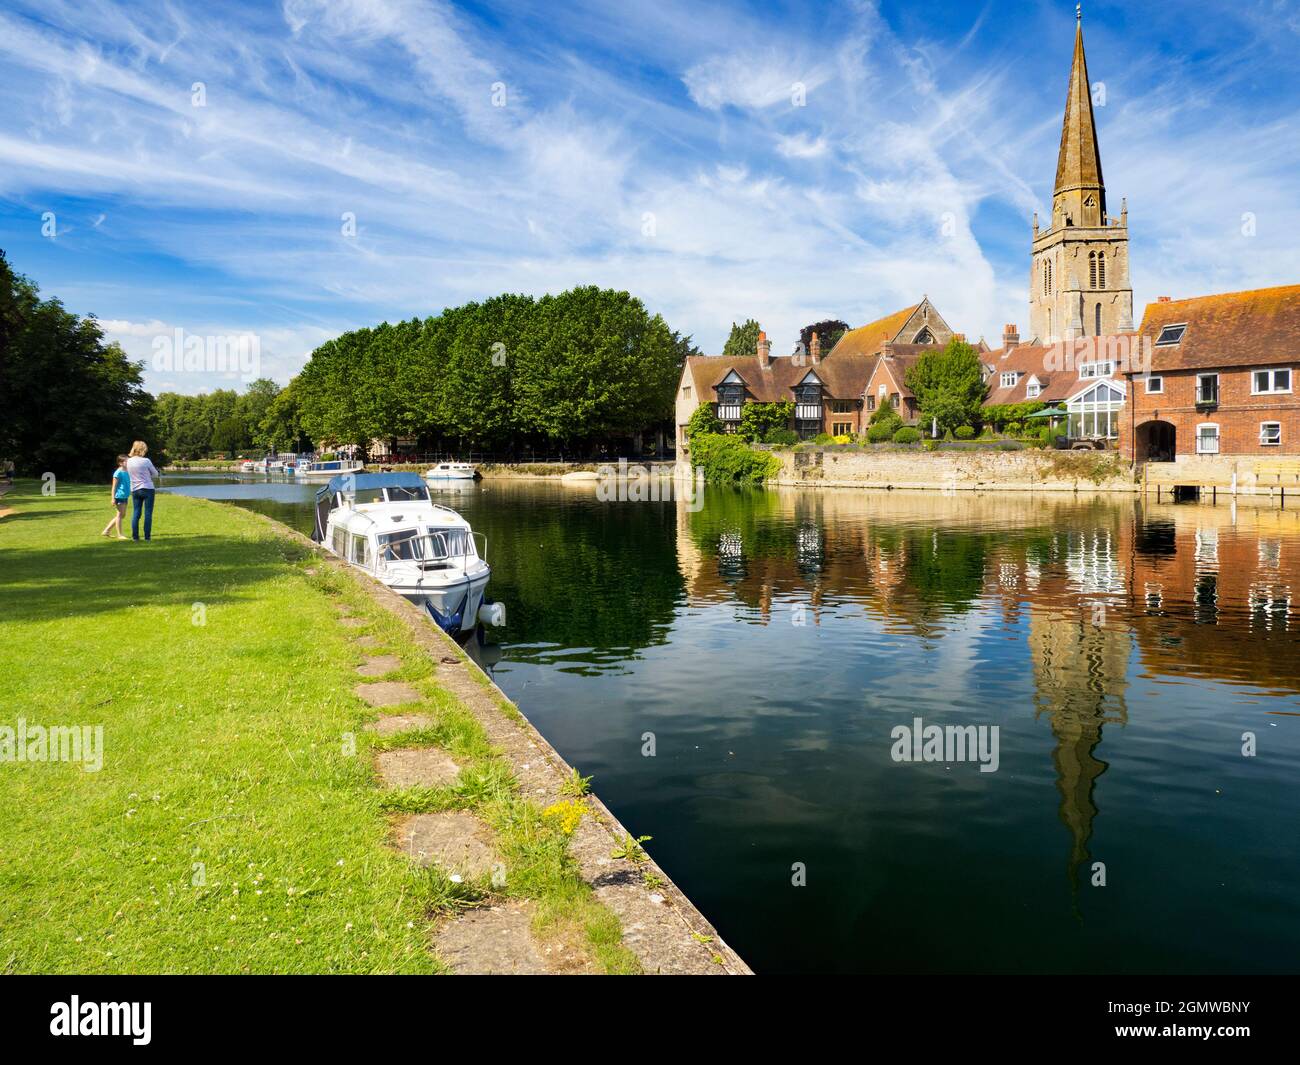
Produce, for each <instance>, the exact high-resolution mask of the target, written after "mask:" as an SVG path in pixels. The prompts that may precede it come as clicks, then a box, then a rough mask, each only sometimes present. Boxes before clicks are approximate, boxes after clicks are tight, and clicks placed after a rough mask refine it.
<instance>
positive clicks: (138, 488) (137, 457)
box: [126, 440, 162, 543]
mask: <svg viewBox="0 0 1300 1065" xmlns="http://www.w3.org/2000/svg"><path fill="white" fill-rule="evenodd" d="M148 454H149V447H148V445H147V444H146V443H145V442H144V441H143V440H137V441H136V442H135V443H134V444H132V445H131V457H130V458H129V459H127V460H126V472H127V473H128V474H129V475H130V477H131V539H132V540H139V539H140V512H141V511H143V512H144V539H145V542H146V543H148V542H149V538H150V536H151V534H152V533H153V494H154V487H153V479H154V478H155V477H161V476H162V474H160V473H159V472H158V469H157V467H155V466H154V464H153V463H152V462H150V461H149V460H148V459H147V458H145V456H146V455H148Z"/></svg>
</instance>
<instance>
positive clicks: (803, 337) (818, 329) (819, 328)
mask: <svg viewBox="0 0 1300 1065" xmlns="http://www.w3.org/2000/svg"><path fill="white" fill-rule="evenodd" d="M848 331H849V324H848V322H841V321H840V320H839V319H838V318H828V319H827V320H826V321H824V322H813V324H812V325H806V326H804V327H803V328H802V329H800V330H799V343H800V344H802V345H803V350H804V351H812V335H813V334H814V333H816V334H817V340H818V341H819V342H820V343H821V351H822V354H823V355H829V354H830V351H831V348H833V347H834V346H835V345H836V344H838V343H839V339H840V337H842V336H843V335H844V334H845V333H847V332H848Z"/></svg>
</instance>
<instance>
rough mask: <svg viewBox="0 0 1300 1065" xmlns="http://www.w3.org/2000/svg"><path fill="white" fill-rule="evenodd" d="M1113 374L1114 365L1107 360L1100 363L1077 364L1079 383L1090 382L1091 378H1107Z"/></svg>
mask: <svg viewBox="0 0 1300 1065" xmlns="http://www.w3.org/2000/svg"><path fill="white" fill-rule="evenodd" d="M1103 367H1104V370H1103ZM1114 372H1115V364H1114V363H1113V362H1111V361H1110V360H1109V359H1105V360H1102V361H1100V362H1081V363H1079V380H1081V381H1083V380H1092V379H1093V378H1101V377H1109V376H1110V375H1111V374H1113V373H1114Z"/></svg>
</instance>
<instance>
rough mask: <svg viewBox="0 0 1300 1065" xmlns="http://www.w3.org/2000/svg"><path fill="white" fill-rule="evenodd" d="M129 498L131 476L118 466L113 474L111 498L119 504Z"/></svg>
mask: <svg viewBox="0 0 1300 1065" xmlns="http://www.w3.org/2000/svg"><path fill="white" fill-rule="evenodd" d="M130 497H131V475H130V474H129V473H127V472H126V470H124V469H122V468H121V467H120V466H119V467H118V468H117V470H116V471H114V473H113V498H114V499H116V500H117V501H118V502H119V503H121V502H125V501H126V500H127V499H129V498H130Z"/></svg>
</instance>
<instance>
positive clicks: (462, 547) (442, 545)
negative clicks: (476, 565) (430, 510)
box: [429, 526, 473, 558]
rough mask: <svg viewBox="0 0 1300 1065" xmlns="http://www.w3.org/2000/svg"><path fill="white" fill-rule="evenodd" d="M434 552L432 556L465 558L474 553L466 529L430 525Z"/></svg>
mask: <svg viewBox="0 0 1300 1065" xmlns="http://www.w3.org/2000/svg"><path fill="white" fill-rule="evenodd" d="M429 539H430V546H431V550H432V554H431V555H430V556H429V557H430V558H463V557H464V556H465V555H470V554H473V551H472V549H471V545H470V539H469V534H468V533H467V532H466V531H465V530H464V529H437V528H434V527H433V526H430V527H429Z"/></svg>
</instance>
